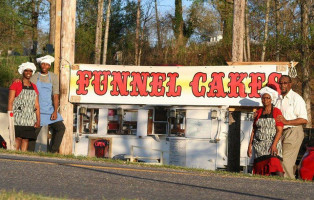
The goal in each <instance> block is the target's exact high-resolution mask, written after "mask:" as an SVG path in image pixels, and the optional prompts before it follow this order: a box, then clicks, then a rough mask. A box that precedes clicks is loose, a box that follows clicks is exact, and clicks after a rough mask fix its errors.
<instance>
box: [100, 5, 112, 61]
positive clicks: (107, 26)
mask: <svg viewBox="0 0 314 200" xmlns="http://www.w3.org/2000/svg"><path fill="white" fill-rule="evenodd" d="M110 9H111V0H108V5H107V11H106V13H107V14H106V27H105V37H104V53H103V59H102V60H103V64H107V52H108V34H109V24H110V23H109V22H110Z"/></svg>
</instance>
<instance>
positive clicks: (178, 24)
mask: <svg viewBox="0 0 314 200" xmlns="http://www.w3.org/2000/svg"><path fill="white" fill-rule="evenodd" d="M183 25H184V21H183V16H182V0H175V14H174V18H173V25H172V26H173V32H174V37H175V38H176V46H177V47H181V46H183V44H184V41H183V40H184V36H183Z"/></svg>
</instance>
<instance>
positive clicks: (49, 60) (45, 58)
mask: <svg viewBox="0 0 314 200" xmlns="http://www.w3.org/2000/svg"><path fill="white" fill-rule="evenodd" d="M36 61H37V62H38V63H40V64H41V63H47V64H49V65H51V63H53V62H54V61H55V58H54V57H52V56H50V55H46V56H43V57H40V58H37V59H36Z"/></svg>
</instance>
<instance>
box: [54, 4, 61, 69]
mask: <svg viewBox="0 0 314 200" xmlns="http://www.w3.org/2000/svg"><path fill="white" fill-rule="evenodd" d="M60 34H61V0H56V30H55V44H54V47H55V62H54V70H53V72H54V73H55V74H59V72H60V42H61V41H60Z"/></svg>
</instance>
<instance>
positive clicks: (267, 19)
mask: <svg viewBox="0 0 314 200" xmlns="http://www.w3.org/2000/svg"><path fill="white" fill-rule="evenodd" d="M269 9H270V0H267V1H266V15H265V16H266V17H265V31H264V40H263V50H262V58H261V61H262V62H264V60H265V53H266V42H267V38H268V21H269Z"/></svg>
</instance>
